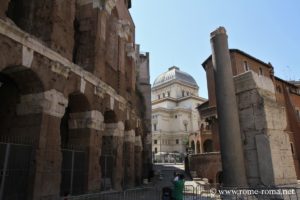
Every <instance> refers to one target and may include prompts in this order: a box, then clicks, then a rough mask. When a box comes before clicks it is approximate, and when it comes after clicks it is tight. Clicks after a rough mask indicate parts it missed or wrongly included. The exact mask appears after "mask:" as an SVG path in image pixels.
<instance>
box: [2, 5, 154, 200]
mask: <svg viewBox="0 0 300 200" xmlns="http://www.w3.org/2000/svg"><path fill="white" fill-rule="evenodd" d="M130 7H131V1H130V0H102V1H100V0H4V1H2V2H1V6H0V138H1V140H0V164H1V166H0V169H1V171H3V173H2V174H1V182H0V184H1V185H0V189H1V190H0V195H1V196H0V199H1V197H2V198H4V199H6V198H19V199H34V200H36V199H58V197H59V196H64V195H66V194H72V195H75V194H81V193H86V192H91V191H95V190H103V189H110V188H113V189H116V190H121V189H123V188H126V187H132V186H135V185H137V184H140V183H141V180H142V179H143V178H145V176H146V174H148V170H149V167H151V166H150V165H151V163H150V161H151V157H149V152H151V145H150V146H149V142H148V140H149V137H150V138H151V135H150V130H148V129H149V128H147V127H148V126H147V123H150V122H149V120H150V117H149V116H148V117H147V115H149V113H147V114H145V112H144V111H145V110H149V109H150V108H151V107H150V106H151V105H147V102H149V100H148V101H147V99H146V98H144V97H148V96H149V95H150V91H149V90H141V91H140V90H139V85H140V84H141V79H140V78H139V74H138V73H137V72H138V71H139V70H138V69H139V67H140V65H141V62H140V59H139V58H140V57H141V55H140V52H139V48H136V44H135V38H134V34H135V27H134V23H133V21H132V18H131V16H130V13H129V11H128V9H129V8H130ZM147 59H149V56H148V57H147ZM147 63H149V61H148V62H147ZM143 68H149V64H148V65H146V66H144V65H143ZM148 71H149V69H148ZM147 75H148V76H149V73H148V74H146V76H147ZM144 76H145V75H144ZM143 81H144V79H143ZM144 82H145V81H144ZM144 82H143V84H144V85H145V84H147V83H144ZM148 84H149V82H148ZM148 92H149V94H147V93H148ZM147 118H149V119H147ZM150 141H151V140H150ZM150 144H151V142H150ZM148 148H150V149H148ZM147 156H148V157H149V158H148V157H147ZM150 156H151V154H150ZM8 171H9V172H10V173H6V172H8ZM12 186H14V187H12Z"/></svg>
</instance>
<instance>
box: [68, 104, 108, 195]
mask: <svg viewBox="0 0 300 200" xmlns="http://www.w3.org/2000/svg"><path fill="white" fill-rule="evenodd" d="M103 120H104V118H103V115H102V114H101V112H99V111H97V110H92V111H88V112H80V113H70V119H69V132H70V136H69V137H70V138H69V141H70V143H71V144H78V145H84V146H87V147H88V158H87V180H86V181H87V183H86V184H87V190H88V191H95V190H99V189H100V186H101V167H100V163H99V158H100V155H101V145H102V137H101V134H102V132H103V128H104V126H103Z"/></svg>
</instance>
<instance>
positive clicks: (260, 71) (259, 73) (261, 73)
mask: <svg viewBox="0 0 300 200" xmlns="http://www.w3.org/2000/svg"><path fill="white" fill-rule="evenodd" d="M258 75H260V76H262V75H263V70H262V68H261V67H260V68H259V72H258Z"/></svg>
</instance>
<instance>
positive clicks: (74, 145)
mask: <svg viewBox="0 0 300 200" xmlns="http://www.w3.org/2000/svg"><path fill="white" fill-rule="evenodd" d="M87 111H90V104H89V102H88V100H87V98H86V97H85V96H84V95H83V94H81V93H74V94H71V95H70V96H69V103H68V106H67V107H66V109H65V114H64V116H63V117H62V119H61V124H60V136H61V151H62V157H63V161H62V166H61V183H60V195H62V196H66V195H69V194H72V195H78V194H83V193H85V192H86V191H87V182H88V177H87V162H88V156H87V142H88V141H87V140H88V138H89V129H86V127H85V121H84V120H85V118H83V117H84V113H85V112H87Z"/></svg>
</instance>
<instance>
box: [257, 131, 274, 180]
mask: <svg viewBox="0 0 300 200" xmlns="http://www.w3.org/2000/svg"><path fill="white" fill-rule="evenodd" d="M255 140H256V148H257V157H258V168H259V174H260V180H261V182H262V183H263V184H265V185H274V171H273V162H272V156H271V150H270V143H269V138H268V136H266V135H256V136H255Z"/></svg>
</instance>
